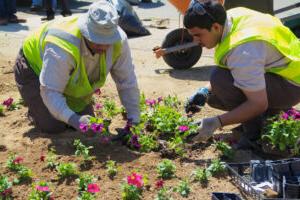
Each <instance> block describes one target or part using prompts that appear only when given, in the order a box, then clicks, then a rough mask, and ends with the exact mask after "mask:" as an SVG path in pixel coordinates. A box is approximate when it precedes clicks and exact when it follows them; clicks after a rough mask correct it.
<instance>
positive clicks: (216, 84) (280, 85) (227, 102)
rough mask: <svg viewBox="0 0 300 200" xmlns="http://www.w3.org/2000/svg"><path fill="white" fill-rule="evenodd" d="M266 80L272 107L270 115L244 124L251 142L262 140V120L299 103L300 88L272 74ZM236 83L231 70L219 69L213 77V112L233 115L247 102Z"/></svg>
mask: <svg viewBox="0 0 300 200" xmlns="http://www.w3.org/2000/svg"><path fill="white" fill-rule="evenodd" d="M265 80H266V90H267V96H268V103H269V106H268V109H267V111H266V112H265V113H264V114H262V115H260V116H257V117H255V118H253V119H251V120H249V121H247V122H245V123H243V124H242V125H243V130H244V132H246V134H245V135H246V137H249V139H254V140H255V139H257V137H259V135H260V132H261V129H262V125H263V119H265V118H266V117H269V116H272V115H274V114H278V113H279V112H280V111H284V110H288V109H289V108H291V107H292V106H294V105H296V104H298V103H299V102H300V87H298V86H295V85H293V84H291V83H289V82H288V81H286V80H285V79H283V78H282V77H280V76H278V75H276V74H273V73H266V74H265ZM233 82H234V80H233V77H232V75H231V73H230V71H229V70H227V69H222V68H220V67H216V68H215V69H214V70H213V72H212V74H211V78H210V84H211V89H212V91H211V95H209V97H208V102H207V103H208V104H209V105H210V106H211V107H213V108H217V109H220V110H224V111H230V110H233V109H234V108H236V107H238V106H239V105H241V104H242V103H243V102H245V101H246V96H245V95H244V93H243V92H242V90H241V89H239V88H237V87H235V86H234V85H233Z"/></svg>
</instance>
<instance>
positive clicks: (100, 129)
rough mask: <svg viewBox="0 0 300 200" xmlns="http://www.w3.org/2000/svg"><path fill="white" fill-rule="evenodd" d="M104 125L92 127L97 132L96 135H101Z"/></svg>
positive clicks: (94, 124) (93, 124)
mask: <svg viewBox="0 0 300 200" xmlns="http://www.w3.org/2000/svg"><path fill="white" fill-rule="evenodd" d="M103 128H104V126H103V124H96V123H92V125H91V129H92V130H93V131H94V132H95V133H101V132H102V131H103Z"/></svg>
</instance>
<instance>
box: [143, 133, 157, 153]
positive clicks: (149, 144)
mask: <svg viewBox="0 0 300 200" xmlns="http://www.w3.org/2000/svg"><path fill="white" fill-rule="evenodd" d="M139 143H140V145H141V148H140V151H141V152H150V151H153V150H156V149H158V143H157V140H155V139H154V136H152V135H147V134H142V135H140V137H139Z"/></svg>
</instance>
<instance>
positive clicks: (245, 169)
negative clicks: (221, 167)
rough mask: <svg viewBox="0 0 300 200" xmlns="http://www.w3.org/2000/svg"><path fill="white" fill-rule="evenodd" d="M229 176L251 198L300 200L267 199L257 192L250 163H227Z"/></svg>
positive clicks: (259, 199)
mask: <svg viewBox="0 0 300 200" xmlns="http://www.w3.org/2000/svg"><path fill="white" fill-rule="evenodd" d="M226 167H227V169H228V172H229V175H230V176H231V178H232V182H233V183H234V184H235V185H236V186H237V187H238V188H239V189H240V190H241V191H242V192H243V193H245V194H247V195H249V196H251V197H252V198H253V199H256V200H300V199H287V198H267V197H265V196H264V195H262V194H260V193H259V192H258V191H256V190H255V189H254V188H253V186H252V185H251V184H250V183H251V181H252V178H251V175H250V163H227V164H226Z"/></svg>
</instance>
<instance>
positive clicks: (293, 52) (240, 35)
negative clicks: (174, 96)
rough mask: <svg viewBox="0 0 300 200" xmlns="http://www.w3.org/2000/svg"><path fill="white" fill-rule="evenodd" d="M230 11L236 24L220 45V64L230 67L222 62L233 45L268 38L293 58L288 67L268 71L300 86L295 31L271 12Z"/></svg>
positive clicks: (299, 45) (217, 57)
mask: <svg viewBox="0 0 300 200" xmlns="http://www.w3.org/2000/svg"><path fill="white" fill-rule="evenodd" d="M227 12H228V15H229V16H232V27H231V30H230V31H229V33H228V35H227V36H226V37H225V38H224V39H223V41H222V42H221V43H220V44H219V45H218V46H217V47H216V50H215V62H216V64H217V65H218V66H220V67H224V68H228V66H225V65H224V63H221V62H222V60H223V59H224V56H226V54H228V53H229V52H230V51H231V50H232V49H233V48H235V47H237V46H238V45H241V44H243V43H246V42H251V41H265V42H267V43H269V44H270V45H272V46H274V47H275V48H276V49H277V50H278V51H279V52H280V53H281V54H283V55H284V56H285V57H286V58H288V59H289V60H290V63H289V64H288V66H279V67H272V68H268V69H265V70H266V72H271V73H275V74H277V75H279V76H282V77H283V78H285V79H287V80H289V81H292V82H294V83H296V84H298V85H300V40H299V39H298V38H297V37H296V36H295V35H294V34H293V33H292V32H291V30H290V29H289V28H287V27H285V26H284V25H283V24H282V23H281V22H280V20H279V19H277V18H276V17H273V16H271V15H268V14H263V13H260V12H256V11H253V10H250V9H246V8H234V9H230V10H228V11H227Z"/></svg>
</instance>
